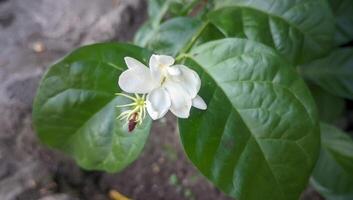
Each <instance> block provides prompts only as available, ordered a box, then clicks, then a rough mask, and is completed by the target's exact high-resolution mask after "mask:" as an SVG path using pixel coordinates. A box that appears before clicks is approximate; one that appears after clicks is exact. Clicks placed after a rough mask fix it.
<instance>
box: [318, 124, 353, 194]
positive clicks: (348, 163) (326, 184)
mask: <svg viewBox="0 0 353 200" xmlns="http://www.w3.org/2000/svg"><path fill="white" fill-rule="evenodd" d="M321 134H322V135H321V144H322V147H321V152H320V157H319V160H318V162H317V164H316V167H315V169H314V172H313V174H312V180H311V182H312V184H313V186H314V187H315V188H316V189H317V190H318V191H319V192H320V193H321V194H322V195H323V196H324V197H325V198H326V199H327V200H350V199H353V154H352V152H353V141H352V139H351V138H350V137H349V136H348V135H347V134H345V133H343V132H342V131H340V130H338V129H337V128H335V127H333V126H330V125H327V124H321Z"/></svg>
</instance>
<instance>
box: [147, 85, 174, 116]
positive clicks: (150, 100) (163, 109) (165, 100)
mask: <svg viewBox="0 0 353 200" xmlns="http://www.w3.org/2000/svg"><path fill="white" fill-rule="evenodd" d="M170 105H171V102H170V98H169V95H168V93H167V92H166V91H165V90H164V89H163V88H157V89H154V90H153V91H152V92H151V93H149V94H148V96H147V111H148V114H149V115H150V116H151V118H152V119H153V120H156V119H160V118H162V117H163V116H164V115H165V114H166V113H167V112H168V110H169V108H170Z"/></svg>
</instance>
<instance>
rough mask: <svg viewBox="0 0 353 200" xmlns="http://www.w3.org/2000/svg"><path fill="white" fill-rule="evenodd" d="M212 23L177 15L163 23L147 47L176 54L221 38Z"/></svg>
mask: <svg viewBox="0 0 353 200" xmlns="http://www.w3.org/2000/svg"><path fill="white" fill-rule="evenodd" d="M223 37H224V36H223V34H222V33H221V32H219V31H218V30H217V29H216V28H215V27H214V26H213V25H212V24H209V23H203V22H201V21H200V20H197V19H194V18H189V17H178V18H174V19H171V20H168V21H166V22H165V23H163V24H162V25H161V26H160V28H159V29H158V30H157V31H156V32H155V34H154V37H153V39H151V40H150V41H149V42H148V44H147V47H148V48H149V49H151V50H153V51H154V52H156V53H160V54H167V55H172V56H176V55H178V54H179V53H184V52H187V51H189V50H190V49H191V48H192V47H193V45H195V44H200V43H204V42H206V41H210V40H215V39H219V38H223Z"/></svg>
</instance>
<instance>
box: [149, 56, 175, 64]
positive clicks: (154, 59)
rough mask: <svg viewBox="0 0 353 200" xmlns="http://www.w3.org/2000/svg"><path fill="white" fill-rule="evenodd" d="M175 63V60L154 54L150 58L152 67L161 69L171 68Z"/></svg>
mask: <svg viewBox="0 0 353 200" xmlns="http://www.w3.org/2000/svg"><path fill="white" fill-rule="evenodd" d="M174 62H175V60H174V58H173V57H171V56H166V55H155V54H153V55H152V56H151V58H150V63H149V65H150V67H161V66H166V67H169V66H171V65H173V64H174Z"/></svg>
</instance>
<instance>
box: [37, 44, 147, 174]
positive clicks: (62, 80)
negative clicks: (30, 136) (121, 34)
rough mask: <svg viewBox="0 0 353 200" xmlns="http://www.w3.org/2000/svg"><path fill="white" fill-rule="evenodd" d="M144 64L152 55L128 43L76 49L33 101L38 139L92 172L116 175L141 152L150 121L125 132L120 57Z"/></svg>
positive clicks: (52, 70)
mask: <svg viewBox="0 0 353 200" xmlns="http://www.w3.org/2000/svg"><path fill="white" fill-rule="evenodd" d="M125 56H131V57H134V58H136V59H138V60H141V61H144V62H146V59H147V58H149V56H150V53H149V52H147V51H145V50H143V49H141V48H139V47H136V46H132V45H127V44H118V43H104V44H95V45H91V46H86V47H82V48H79V49H78V50H76V51H74V52H72V53H71V54H69V55H68V56H66V57H65V58H63V59H62V60H61V61H59V62H58V63H56V64H54V65H53V66H51V67H50V68H49V70H48V71H47V73H46V74H45V75H44V77H43V78H42V80H41V83H40V86H39V89H38V92H37V96H36V98H35V101H34V108H33V109H34V110H33V120H34V125H35V129H36V131H37V133H38V136H39V138H40V140H41V141H42V142H43V143H45V144H47V145H48V146H50V147H53V148H56V149H60V150H62V151H64V152H65V153H67V154H69V155H70V156H72V157H73V158H74V159H75V160H76V161H77V163H78V164H79V165H80V166H81V167H83V168H85V169H90V170H93V169H94V170H105V171H108V172H115V171H119V170H121V169H123V168H124V167H125V166H127V165H128V164H130V163H131V162H132V161H133V160H135V159H136V158H137V156H138V155H139V154H140V152H141V150H142V148H143V146H144V144H145V142H146V138H147V136H148V134H149V130H150V125H151V120H150V119H148V120H145V122H144V123H143V124H142V125H141V126H138V127H137V128H136V129H135V130H134V131H133V132H132V133H129V132H128V129H127V126H126V124H124V123H125V122H122V121H120V120H117V119H116V117H117V116H118V115H119V114H120V113H121V110H120V109H117V108H115V106H116V105H121V104H126V103H127V102H126V99H124V98H121V97H116V96H115V93H116V92H121V90H120V89H119V88H118V86H117V79H118V76H119V74H120V73H121V72H122V71H123V70H124V69H125V63H124V60H123V58H124V57H125Z"/></svg>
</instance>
